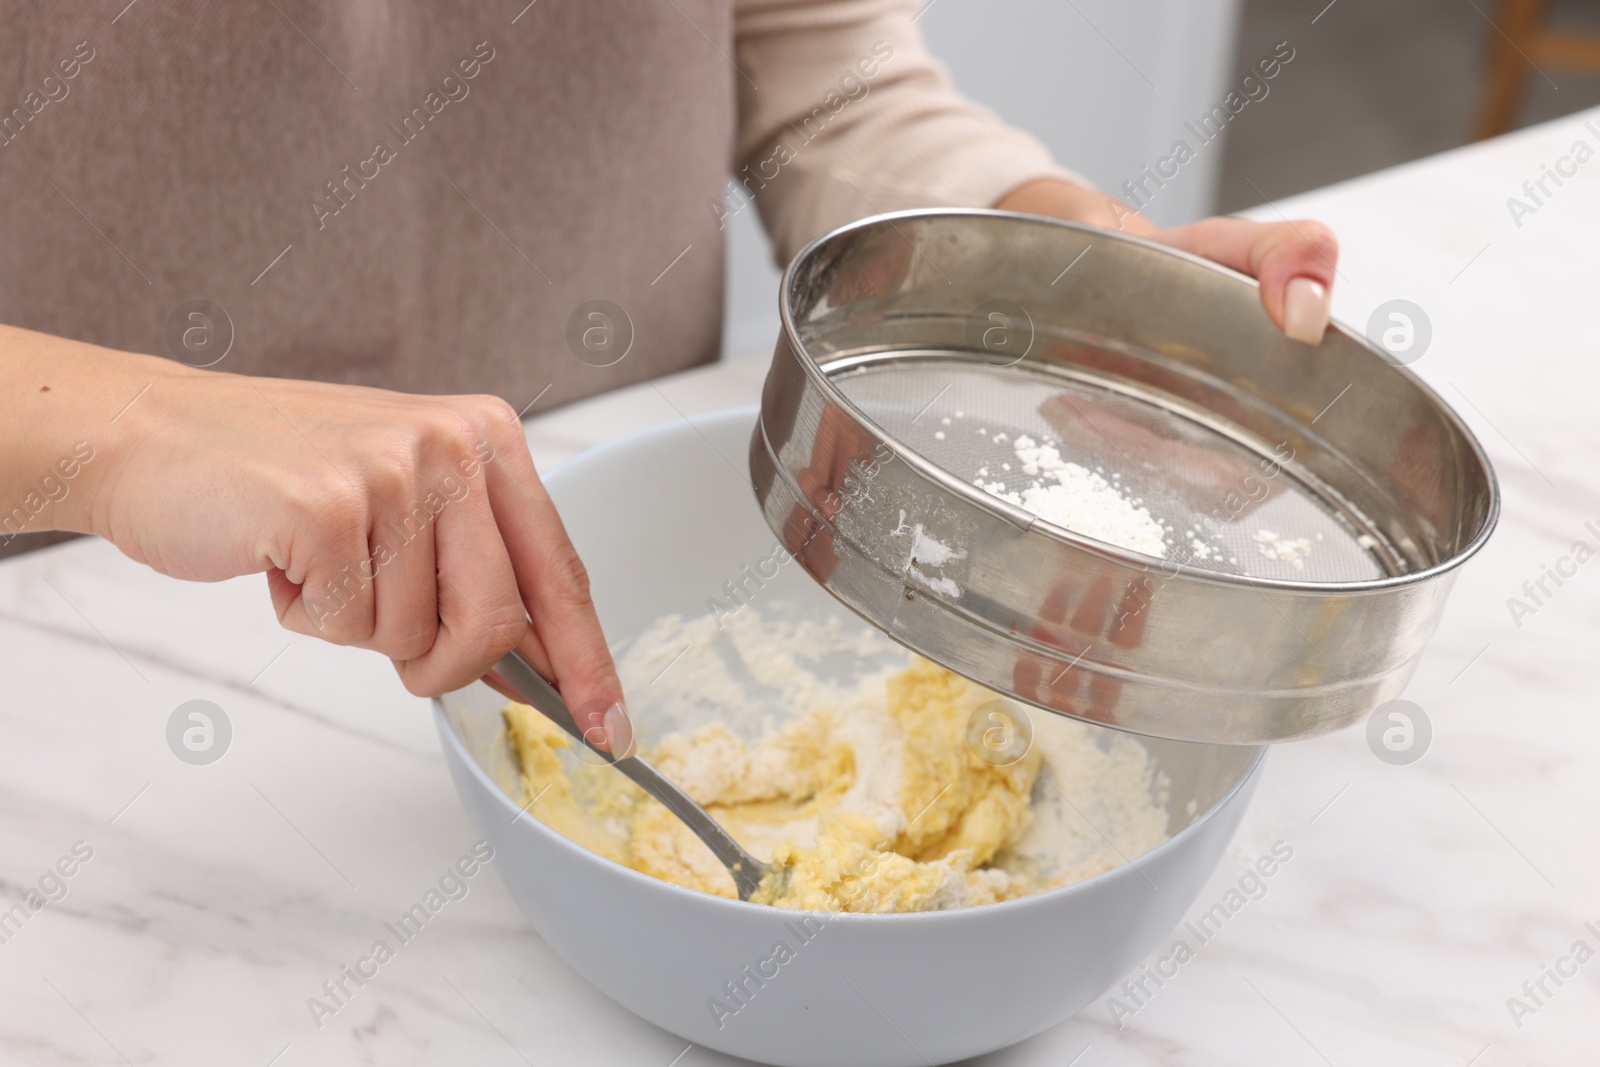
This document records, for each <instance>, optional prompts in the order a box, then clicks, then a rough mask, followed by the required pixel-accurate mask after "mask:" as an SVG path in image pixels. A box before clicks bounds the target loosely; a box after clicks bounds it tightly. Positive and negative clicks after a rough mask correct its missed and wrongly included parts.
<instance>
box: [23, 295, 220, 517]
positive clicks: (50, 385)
mask: <svg viewBox="0 0 1600 1067" xmlns="http://www.w3.org/2000/svg"><path fill="white" fill-rule="evenodd" d="M192 373H195V372H193V371H191V370H190V369H189V368H187V367H184V366H182V365H181V364H175V363H173V362H172V361H170V360H165V359H158V358H156V357H153V356H141V355H134V354H132V353H128V352H117V351H114V350H112V349H107V348H100V347H99V346H97V345H89V344H84V343H82V342H80V341H70V340H66V339H64V338H60V337H52V336H50V335H48V334H42V333H35V332H33V331H32V330H21V329H17V328H15V327H12V326H3V325H0V383H3V384H0V543H3V542H5V541H7V540H9V539H10V538H11V537H13V536H14V535H16V534H19V533H23V532H29V533H35V532H41V531H48V530H72V531H77V532H90V531H93V530H94V529H95V512H94V503H95V501H96V499H97V498H98V496H99V488H100V486H101V485H103V484H104V483H105V481H106V479H107V477H108V474H109V473H110V472H111V470H112V469H113V468H114V467H115V466H116V463H117V460H118V458H119V457H120V456H121V455H122V454H123V452H124V449H125V447H126V443H127V441H126V439H127V431H128V425H129V424H128V422H127V420H124V419H123V418H122V417H121V416H122V414H123V412H124V411H125V410H126V409H127V407H128V406H129V403H130V402H131V401H134V400H135V398H136V397H140V396H141V391H142V390H145V388H146V387H147V386H149V387H150V388H158V387H159V384H160V382H161V381H163V380H170V379H171V378H173V377H175V376H177V375H182V374H192ZM141 399H142V397H141Z"/></svg>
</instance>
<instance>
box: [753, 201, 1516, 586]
mask: <svg viewBox="0 0 1600 1067" xmlns="http://www.w3.org/2000/svg"><path fill="white" fill-rule="evenodd" d="M938 218H956V219H959V218H969V219H990V220H1006V221H1009V222H1017V223H1023V224H1028V225H1035V226H1045V227H1055V228H1058V229H1063V230H1071V231H1076V232H1078V233H1082V234H1085V235H1088V236H1090V237H1092V238H1094V239H1095V240H1110V241H1120V242H1123V243H1126V244H1130V245H1134V246H1137V247H1139V248H1143V249H1145V250H1146V251H1148V252H1153V253H1156V254H1159V255H1164V256H1169V257H1171V258H1173V259H1177V260H1180V261H1183V262H1187V263H1189V264H1190V265H1191V266H1194V267H1198V268H1201V269H1203V270H1206V271H1209V272H1211V273H1214V274H1219V275H1221V276H1223V277H1225V278H1228V279H1231V280H1232V281H1234V282H1236V283H1239V284H1242V285H1245V286H1246V287H1248V288H1251V289H1260V287H1261V286H1260V283H1259V282H1258V281H1257V280H1256V279H1254V278H1252V277H1250V276H1249V275H1247V274H1243V273H1240V272H1239V271H1236V270H1233V269H1232V268H1231V267H1225V266H1223V265H1222V264H1220V263H1216V262H1214V261H1212V260H1209V259H1205V258H1203V257H1201V256H1197V255H1195V254H1193V253H1190V252H1185V251H1183V250H1181V249H1177V248H1173V247H1172V246H1170V245H1164V244H1161V243H1159V242H1157V241H1153V240H1150V239H1148V238H1144V237H1135V236H1133V235H1132V234H1125V233H1120V232H1114V231H1111V230H1106V229H1102V228H1101V227H1098V226H1090V225H1087V224H1084V223H1079V222H1071V221H1068V220H1066V219H1058V218H1053V217H1051V216H1047V215H1032V214H1027V213H1025V212H1019V211H1002V210H999V209H996V208H911V209H908V210H903V211H891V212H885V213H882V214H876V215H868V216H866V217H864V218H860V219H856V220H855V221H853V222H849V223H846V224H844V225H842V226H838V227H836V228H834V229H832V230H829V231H828V232H827V233H824V234H821V235H820V236H818V237H815V238H813V239H812V240H811V241H809V242H807V243H806V244H805V246H804V247H802V248H801V249H800V251H799V252H797V253H796V254H795V256H794V258H793V259H791V260H790V261H789V265H788V266H787V267H786V268H785V269H784V272H783V279H782V281H781V282H780V283H779V289H778V314H779V317H780V319H781V326H780V327H779V328H780V330H781V334H782V336H781V338H780V340H781V341H782V342H784V343H785V344H786V346H787V347H788V348H789V349H790V351H791V352H792V353H793V355H794V357H795V361H796V363H798V364H799V366H800V368H801V372H802V373H803V374H804V375H805V377H806V379H807V381H808V382H810V383H811V384H812V385H813V386H814V387H815V388H817V390H818V391H819V392H821V393H822V394H823V395H824V396H825V397H827V399H828V402H829V403H831V404H833V405H835V406H837V407H839V408H841V409H842V410H844V411H846V412H847V413H848V414H849V416H850V418H851V419H852V420H853V421H854V422H855V423H856V424H857V425H858V426H860V427H861V428H863V429H864V430H866V431H867V432H868V433H870V434H871V435H872V437H873V439H874V440H875V441H877V442H878V443H879V444H882V445H883V446H885V447H887V448H889V449H890V450H891V451H893V452H894V454H895V457H896V458H897V459H899V460H901V461H902V462H904V463H906V464H907V466H909V467H910V468H911V469H912V470H913V471H915V472H916V473H917V474H918V475H920V476H921V477H923V478H924V479H926V480H928V481H932V482H933V483H935V484H936V485H938V486H939V487H940V488H941V489H942V490H944V491H947V492H950V493H953V494H954V495H956V496H957V497H959V498H960V499H961V500H963V501H964V502H965V503H966V504H967V505H969V506H972V507H975V508H979V509H983V510H988V511H997V512H998V513H999V514H1001V515H1002V516H1004V517H1005V518H1007V519H1008V520H1009V521H1011V522H1012V523H1013V524H1014V525H1019V526H1024V527H1026V528H1028V529H1030V530H1035V531H1037V532H1038V533H1040V534H1042V535H1044V536H1045V537H1047V538H1050V539H1051V540H1054V541H1056V542H1059V543H1062V544H1065V545H1067V546H1069V547H1071V548H1075V549H1079V550H1082V551H1086V552H1091V553H1093V554H1095V555H1098V556H1102V557H1104V558H1107V559H1110V560H1113V561H1115V562H1117V563H1120V564H1123V565H1125V566H1129V567H1135V568H1139V569H1143V570H1149V569H1150V568H1151V567H1152V566H1160V567H1161V568H1162V570H1163V572H1167V571H1170V572H1172V573H1173V574H1174V575H1175V576H1176V575H1181V576H1182V577H1183V578H1184V579H1186V580H1191V581H1195V582H1202V583H1206V584H1216V585H1225V586H1233V587H1239V586H1243V587H1253V588H1256V589H1271V590H1281V591H1284V592H1289V593H1294V594H1297V595H1304V596H1316V597H1320V596H1348V595H1350V594H1355V593H1376V592H1383V591H1386V590H1391V589H1397V588H1401V587H1404V586H1408V585H1415V584H1420V583H1423V582H1427V581H1430V580H1432V579H1435V578H1438V577H1439V576H1441V575H1444V574H1447V573H1449V572H1451V571H1453V570H1456V569H1457V568H1459V567H1460V566H1461V565H1462V564H1464V563H1465V562H1466V561H1467V560H1469V559H1471V558H1472V557H1473V556H1475V555H1477V553H1478V551H1479V550H1480V549H1482V548H1483V546H1484V545H1485V544H1487V543H1488V541H1489V537H1490V535H1492V534H1493V533H1494V530H1495V527H1496V526H1497V525H1498V524H1499V521H1500V482H1499V478H1498V477H1497V476H1496V474H1495V470H1494V464H1493V463H1491V462H1490V461H1489V455H1488V453H1487V452H1486V451H1485V450H1484V448H1483V445H1482V443H1481V442H1480V441H1479V440H1478V438H1477V436H1476V435H1475V434H1473V432H1472V428H1471V427H1470V426H1468V425H1467V424H1466V421H1465V420H1464V419H1462V418H1461V416H1460V415H1459V414H1458V413H1457V412H1456V410H1455V409H1454V408H1452V407H1451V406H1450V404H1449V403H1447V402H1446V401H1445V399H1444V398H1443V397H1442V396H1440V395H1439V393H1438V392H1437V391H1436V390H1434V389H1433V388H1432V387H1431V386H1429V385H1428V384H1427V383H1426V382H1425V381H1423V380H1422V379H1421V378H1420V377H1418V376H1417V374H1416V373H1415V372H1413V371H1412V370H1411V369H1410V368H1409V367H1406V366H1404V365H1401V364H1398V363H1395V362H1394V361H1392V360H1390V359H1388V358H1387V357H1386V356H1384V355H1383V354H1382V353H1381V352H1380V351H1379V350H1378V349H1377V348H1376V347H1374V346H1373V345H1372V344H1371V342H1369V341H1368V340H1367V339H1366V337H1365V336H1363V335H1362V334H1359V333H1357V332H1356V331H1355V330H1353V329H1351V328H1350V327H1349V326H1346V325H1345V324H1343V323H1341V322H1338V321H1336V320H1333V319H1330V320H1329V322H1328V328H1329V329H1330V330H1331V331H1334V332H1337V333H1339V334H1342V335H1343V336H1345V337H1346V338H1348V339H1349V340H1351V341H1352V342H1354V343H1355V344H1356V345H1357V346H1359V347H1360V348H1363V349H1365V350H1366V351H1367V352H1368V353H1369V354H1370V355H1372V356H1373V357H1374V358H1376V359H1378V360H1379V361H1381V362H1382V363H1383V365H1384V366H1386V367H1387V368H1388V369H1390V370H1392V371H1396V372H1398V373H1399V374H1400V375H1401V377H1403V378H1405V379H1407V380H1408V381H1409V382H1410V384H1411V385H1412V386H1413V387H1414V388H1415V389H1417V390H1418V391H1419V392H1420V393H1421V394H1422V395H1423V396H1424V397H1425V398H1426V399H1427V400H1428V401H1429V402H1430V403H1431V405H1432V406H1433V408H1434V409H1435V410H1436V411H1437V412H1438V413H1439V414H1440V415H1441V416H1442V417H1443V418H1444V420H1445V421H1446V422H1447V423H1448V424H1449V425H1450V426H1451V427H1452V428H1453V429H1454V430H1455V431H1456V433H1457V434H1459V435H1460V437H1461V439H1462V440H1463V441H1464V442H1465V443H1466V445H1467V449H1468V454H1469V455H1470V457H1471V459H1472V460H1473V462H1475V463H1476V464H1477V465H1478V467H1479V469H1481V470H1482V472H1483V474H1484V477H1485V481H1486V483H1487V490H1488V498H1489V508H1488V513H1487V514H1486V515H1485V516H1484V518H1483V522H1482V523H1481V525H1480V527H1479V529H1478V530H1477V531H1476V533H1475V534H1474V536H1473V538H1472V540H1471V541H1470V542H1468V543H1467V544H1466V545H1465V546H1463V547H1462V548H1461V549H1459V550H1458V551H1456V552H1453V553H1451V554H1450V555H1448V556H1447V557H1445V558H1444V559H1442V560H1440V561H1439V562H1438V563H1435V564H1433V565H1432V566H1431V567H1426V568H1423V569H1421V570H1416V571H1407V572H1406V573H1404V574H1398V575H1386V576H1384V577H1380V578H1365V579H1359V580H1353V581H1342V582H1310V581H1296V580H1294V579H1292V578H1257V577H1252V576H1249V575H1239V574H1231V573H1228V572H1226V571H1213V570H1208V569H1206V568H1203V567H1196V566H1194V565H1192V564H1188V563H1181V562H1178V561H1175V560H1168V559H1164V558H1161V557H1157V556H1148V555H1145V554H1144V553H1142V552H1135V551H1132V550H1131V549H1125V548H1121V547H1119V546H1117V545H1112V544H1109V543H1107V542H1104V541H1097V540H1095V539H1094V538H1092V537H1087V536H1085V535H1083V534H1078V533H1074V532H1073V531H1071V530H1068V529H1066V528H1065V527H1061V526H1057V525H1055V524H1053V523H1050V522H1047V521H1044V520H1042V519H1039V518H1038V517H1037V516H1035V515H1034V514H1032V513H1031V512H1029V511H1027V510H1026V509H1024V508H1021V507H1018V506H1016V505H1014V504H1009V503H1007V502H1006V501H1004V500H1001V499H999V498H998V497H995V496H993V495H991V494H989V493H987V492H985V491H984V490H982V489H979V488H977V487H976V486H973V485H969V484H967V483H966V482H964V481H963V480H961V479H960V478H957V477H956V476H955V475H954V474H952V473H951V472H949V471H947V470H945V469H944V468H943V467H941V466H939V465H938V464H936V463H934V462H933V461H932V460H929V459H927V458H926V457H924V456H923V455H922V454H921V453H919V452H916V451H915V450H913V449H910V448H907V447H906V446H905V445H903V444H901V443H900V442H899V441H897V440H895V439H894V438H893V437H891V436H889V435H888V434H887V433H885V432H884V431H883V430H881V429H880V428H879V427H878V425H877V423H875V422H874V421H873V420H872V419H871V418H869V417H868V416H867V414H866V413H865V412H863V411H862V410H861V409H860V408H859V407H857V406H856V405H855V404H854V403H852V402H851V401H850V399H849V398H848V397H847V396H846V395H845V394H844V392H843V391H842V390H841V389H839V388H838V387H837V386H836V385H834V383H833V380H832V379H831V378H830V377H829V376H828V375H827V374H825V373H824V372H823V370H822V368H821V366H820V365H819V364H818V363H817V360H816V358H815V357H814V356H813V355H812V354H811V352H810V350H809V348H808V347H807V346H806V345H805V344H804V343H802V341H801V339H800V331H799V328H798V327H797V326H796V324H795V321H794V313H793V307H792V305H791V301H790V298H789V297H790V291H791V288H792V286H793V285H794V284H795V281H796V278H797V276H798V274H799V271H800V270H801V268H802V266H805V267H809V266H810V265H811V264H812V263H813V262H814V261H815V259H816V255H817V253H818V251H819V250H820V249H821V248H822V247H823V246H824V245H826V244H828V243H829V242H832V241H836V240H838V239H840V238H842V237H844V236H846V235H848V234H852V233H855V232H857V231H863V230H868V229H871V228H874V227H881V226H884V225H888V226H890V227H892V228H894V230H895V231H896V232H899V226H897V225H896V223H897V222H902V221H905V222H910V221H920V220H927V219H938ZM901 236H902V237H904V236H905V235H904V234H901ZM906 240H907V241H908V242H909V241H910V238H906ZM1307 347H1309V346H1307ZM761 428H762V432H763V437H765V421H764V420H763V422H762V423H761ZM768 447H769V449H770V442H769V444H768Z"/></svg>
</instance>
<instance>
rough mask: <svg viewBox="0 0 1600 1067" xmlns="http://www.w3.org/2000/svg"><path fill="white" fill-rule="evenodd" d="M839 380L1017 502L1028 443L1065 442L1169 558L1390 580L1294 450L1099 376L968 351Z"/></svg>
mask: <svg viewBox="0 0 1600 1067" xmlns="http://www.w3.org/2000/svg"><path fill="white" fill-rule="evenodd" d="M829 376H830V378H831V380H832V381H833V382H834V384H835V385H836V386H838V388H839V389H840V390H841V391H842V392H843V393H844V395H845V396H846V397H847V398H848V399H849V400H850V402H851V403H853V404H855V405H856V406H857V407H858V408H859V409H860V410H861V411H862V412H863V413H864V414H865V415H866V417H867V418H868V419H870V420H871V421H872V422H873V423H875V424H876V425H877V427H878V428H879V429H880V430H881V431H882V432H883V433H885V434H886V435H887V436H889V437H891V438H893V439H895V440H896V441H898V442H900V443H901V444H903V445H905V446H906V447H909V448H911V449H912V450H914V451H916V452H918V453H920V454H921V455H922V456H924V457H925V458H927V459H928V460H930V461H931V462H933V463H935V464H937V465H938V466H940V467H942V468H943V469H944V470H946V471H948V472H949V473H950V474H951V475H953V476H955V477H956V478H959V479H960V480H962V481H964V482H967V483H969V484H972V483H983V484H985V485H988V484H991V483H1000V484H1001V485H1003V487H1004V490H1005V491H1009V492H1013V493H1020V492H1022V490H1024V489H1025V488H1027V487H1028V486H1029V485H1033V484H1038V483H1039V482H1040V476H1039V475H1037V474H1035V475H1030V474H1028V473H1026V472H1024V470H1023V469H1022V468H1023V465H1022V463H1021V462H1019V461H1018V458H1017V456H1016V454H1015V448H1016V441H1017V438H1018V437H1019V436H1026V437H1028V438H1032V439H1033V440H1034V441H1036V442H1038V443H1040V444H1044V443H1049V444H1052V445H1054V446H1055V447H1056V448H1057V449H1058V450H1059V451H1060V453H1061V457H1062V459H1064V460H1067V461H1070V462H1073V463H1077V464H1079V465H1080V466H1083V467H1086V468H1088V469H1089V470H1091V471H1095V472H1097V473H1099V474H1100V475H1101V476H1102V477H1104V478H1105V479H1106V480H1107V481H1108V482H1110V484H1111V485H1113V486H1115V487H1117V488H1118V489H1119V490H1120V492H1121V495H1123V496H1124V497H1126V498H1129V499H1131V500H1133V501H1135V502H1137V503H1138V504H1139V505H1140V506H1142V507H1143V508H1144V509H1145V510H1147V511H1148V512H1149V514H1150V515H1151V517H1153V518H1154V519H1155V521H1156V522H1158V523H1159V524H1160V525H1161V527H1162V528H1163V530H1164V532H1165V537H1166V544H1167V551H1166V558H1167V559H1170V560H1174V561H1176V562H1180V563H1186V564H1190V565H1193V566H1196V567H1200V568H1204V569H1208V570H1212V571H1218V572H1223V573H1229V574H1239V575H1245V576H1248V577H1253V578H1271V579H1282V580H1287V581H1298V582H1347V581H1360V580H1366V579H1373V578H1381V577H1383V576H1385V575H1386V574H1388V573H1390V569H1389V568H1387V567H1386V566H1385V565H1384V562H1383V556H1382V554H1381V552H1382V548H1383V544H1382V542H1381V540H1379V538H1378V535H1377V532H1376V530H1375V529H1373V528H1371V527H1370V526H1369V524H1368V523H1366V522H1365V521H1364V520H1363V519H1362V517H1361V516H1359V515H1357V514H1353V513H1352V512H1351V511H1350V510H1349V509H1348V508H1345V507H1342V506H1340V505H1339V504H1338V503H1337V502H1336V501H1334V500H1331V499H1329V498H1328V496H1327V495H1326V494H1325V493H1323V492H1322V491H1320V490H1319V489H1318V487H1317V485H1316V482H1315V480H1314V479H1312V478H1311V477H1309V475H1307V474H1306V473H1305V472H1304V471H1303V469H1301V468H1299V467H1297V465H1296V464H1295V462H1294V453H1293V449H1292V447H1291V446H1290V445H1289V444H1288V443H1287V442H1284V443H1282V444H1279V445H1277V446H1276V447H1274V445H1272V444H1268V443H1262V444H1260V445H1258V446H1255V447H1252V446H1247V445H1245V444H1243V443H1241V442H1240V441H1239V440H1236V439H1235V438H1234V437H1232V436H1230V435H1228V434H1226V433H1223V432H1221V431H1219V430H1218V429H1215V428H1213V427H1212V426H1209V425H1206V424H1205V423H1203V422H1200V421H1198V420H1196V419H1192V418H1189V417H1187V416H1185V415H1184V414H1182V413H1181V412H1178V411H1174V410H1171V409H1169V408H1167V407H1164V406H1162V405H1160V404H1157V403H1154V402H1151V401H1148V400H1144V399H1140V398H1138V397H1135V396H1131V395H1128V394H1127V393H1124V392H1120V391H1117V390H1113V389H1111V388H1108V387H1106V386H1104V385H1101V384H1097V383H1095V382H1094V381H1093V380H1086V379H1082V378H1077V377H1072V378H1069V377H1065V376H1062V375H1058V374H1051V373H1046V372H1040V371H1036V370H1030V369H1027V368H1025V367H1021V366H1002V365H999V364H995V363H992V362H986V361H984V359H983V358H982V357H979V356H967V355H966V354H963V353H951V352H929V353H895V354H893V356H892V357H881V356H880V357H875V358H874V359H873V360H871V361H869V362H865V363H861V364H852V365H849V366H846V367H844V368H843V369H840V370H838V371H837V372H832V371H830V375H829ZM1046 484H1048V479H1046Z"/></svg>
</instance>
